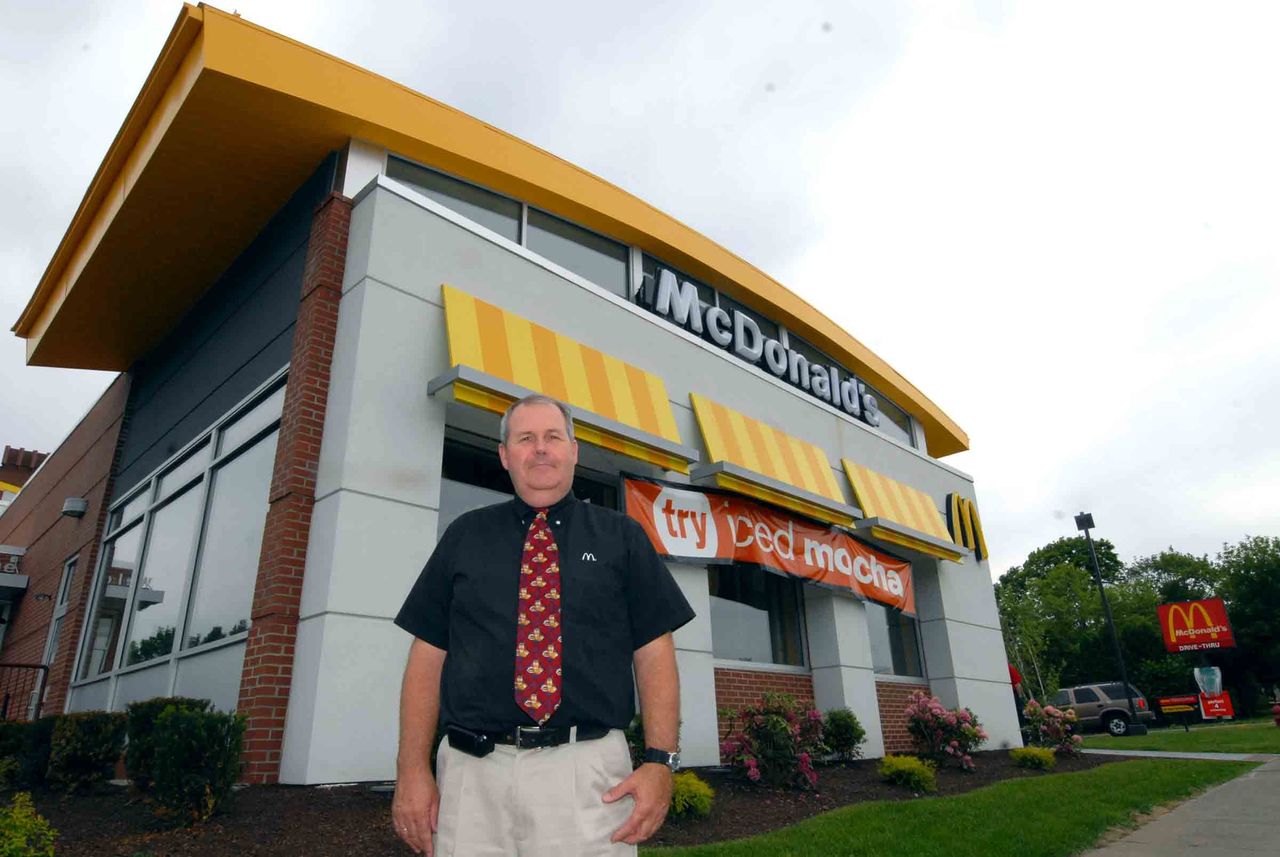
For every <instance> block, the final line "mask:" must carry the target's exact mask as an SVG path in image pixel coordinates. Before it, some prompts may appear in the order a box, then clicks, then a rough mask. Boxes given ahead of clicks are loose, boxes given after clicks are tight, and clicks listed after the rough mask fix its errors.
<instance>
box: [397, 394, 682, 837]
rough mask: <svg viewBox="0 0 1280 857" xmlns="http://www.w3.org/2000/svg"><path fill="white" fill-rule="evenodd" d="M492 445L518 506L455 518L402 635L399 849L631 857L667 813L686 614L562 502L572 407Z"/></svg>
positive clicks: (630, 534) (597, 518)
mask: <svg viewBox="0 0 1280 857" xmlns="http://www.w3.org/2000/svg"><path fill="white" fill-rule="evenodd" d="M499 433H500V435H501V438H502V443H501V444H500V445H499V447H498V456H499V458H500V459H501V460H502V466H503V467H504V468H506V470H507V472H508V473H509V474H510V476H511V483H512V485H513V486H514V488H515V494H516V496H515V498H514V499H512V500H510V501H508V502H506V503H500V504H498V505H496V506H489V507H487V508H484V509H477V510H475V511H473V512H469V513H467V514H465V515H463V516H462V517H460V518H458V520H456V521H455V522H454V523H453V524H452V525H451V526H450V527H449V528H448V530H446V531H445V533H444V535H443V536H441V538H440V540H439V542H438V544H437V545H436V549H435V551H434V552H433V553H432V555H431V559H430V560H429V561H428V562H427V565H426V568H425V569H423V572H422V574H421V576H419V578H418V581H417V583H415V584H414V587H413V589H412V591H411V592H410V593H409V597H408V598H407V599H406V601H405V604H404V607H402V608H401V610H400V613H399V615H398V616H397V617H396V624H397V625H399V626H400V627H401V628H404V629H405V630H406V631H408V632H410V633H411V634H413V635H414V637H415V639H414V641H413V643H412V646H411V647H410V650H409V662H408V665H407V666H406V668H405V675H404V685H403V687H402V689H401V695H400V752H399V757H398V760H397V782H396V795H395V802H394V804H393V806H392V820H393V823H394V825H395V828H396V833H397V834H399V836H400V838H401V839H403V840H404V841H405V842H406V843H408V844H409V845H410V846H411V847H412V848H413V849H414V851H415V852H416V853H421V852H426V854H427V855H429V857H432V855H437V857H451V855H455V854H457V855H466V857H472V855H495V857H496V855H503V857H506V855H519V856H520V857H530V855H544V854H545V855H556V857H562V855H564V857H573V855H581V857H587V855H597V854H599V855H624V854H635V853H636V844H637V843H639V842H642V841H644V840H645V839H648V838H649V837H650V836H652V835H653V833H654V832H655V831H656V830H657V829H658V828H659V827H661V826H662V822H663V820H664V819H665V817H666V812H667V806H668V804H669V802H670V800H671V788H672V772H673V771H674V769H675V766H676V764H677V763H678V757H677V755H676V751H677V743H678V734H677V733H678V729H679V711H680V702H679V692H680V691H679V680H678V678H677V675H676V660H675V644H674V642H673V640H672V636H671V632H672V631H674V630H675V629H676V628H679V627H680V626H681V625H683V624H684V623H685V622H688V621H689V620H690V619H691V618H693V610H692V609H691V608H690V607H689V604H688V602H687V601H686V600H685V598H684V596H683V595H682V594H681V593H680V590H679V588H678V587H677V586H676V583H675V581H674V580H673V579H672V577H671V574H670V572H669V571H668V570H667V568H666V566H664V565H663V564H662V561H661V560H660V559H659V557H658V555H657V553H656V552H655V551H654V549H653V546H652V545H651V544H650V543H649V540H648V538H647V537H646V536H645V534H644V531H643V530H642V529H641V528H640V526H639V525H638V524H636V523H635V522H634V521H632V520H630V519H629V518H627V517H626V516H625V515H621V514H619V513H617V512H614V511H611V510H608V509H602V508H600V507H598V506H592V505H590V504H587V503H581V502H579V501H578V500H577V499H575V498H574V496H573V493H572V490H571V489H572V487H573V475H574V468H575V466H576V465H577V462H578V444H577V441H576V440H574V437H573V420H572V417H571V415H570V412H569V409H568V407H566V406H565V405H563V404H561V403H560V402H557V401H555V400H554V399H550V398H547V397H545V396H529V397H527V398H525V399H521V400H520V401H518V402H516V403H515V404H513V405H512V406H511V407H510V408H508V409H507V412H506V413H505V414H504V415H503V417H502V423H501V427H500V430H499ZM633 667H634V673H635V686H636V687H638V689H639V692H640V709H641V713H642V715H643V718H644V727H645V743H646V751H645V763H644V764H642V765H641V766H640V767H639V768H637V769H635V770H634V771H632V769H631V761H630V755H629V752H628V749H627V745H626V740H625V738H624V737H623V734H622V731H621V730H622V729H623V728H625V727H626V726H627V724H628V723H630V721H631V719H632V717H633V716H634V713H635V707H634V703H633V696H634V694H633V685H632V669H633ZM437 722H438V723H439V726H440V728H441V729H442V730H443V731H444V734H445V737H444V741H443V742H442V743H441V746H440V751H439V759H438V774H439V776H438V780H439V782H438V785H437V778H436V777H433V775H432V772H431V768H430V762H429V756H430V751H431V746H432V741H433V739H434V735H435V729H436V724H437ZM433 834H434V837H433Z"/></svg>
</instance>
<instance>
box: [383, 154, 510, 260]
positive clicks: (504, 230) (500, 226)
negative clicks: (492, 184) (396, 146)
mask: <svg viewBox="0 0 1280 857" xmlns="http://www.w3.org/2000/svg"><path fill="white" fill-rule="evenodd" d="M387 177H388V178H393V179H395V180H396V181H402V182H404V183H405V184H408V185H412V186H413V187H414V188H415V189H416V190H418V191H421V192H422V193H423V194H425V195H426V196H428V197H430V198H431V199H433V200H435V201H436V202H438V203H440V204H441V205H443V206H445V207H446V208H450V209H453V210H454V211H456V212H458V213H459V214H461V215H462V216H463V217H465V218H467V219H469V220H473V221H475V222H476V223H479V224H480V225H481V226H483V227H485V228H486V229H489V230H492V231H494V232H496V233H498V234H499V235H501V236H502V237H503V238H507V239H510V240H511V241H516V242H518V241H519V240H520V203H518V202H516V201H515V200H514V199H508V198H507V197H505V196H499V195H498V194H496V193H494V192H493V191H490V190H485V189H484V188H480V187H476V186H475V185H473V184H467V183H466V182H464V181H459V180H458V179H455V178H452V177H450V176H446V175H444V174H443V173H438V172H436V171H435V170H429V169H427V168H426V167H420V166H418V165H417V164H411V163H409V162H408V161H402V160H400V159H399V158H388V159H387Z"/></svg>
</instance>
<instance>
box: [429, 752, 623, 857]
mask: <svg viewBox="0 0 1280 857" xmlns="http://www.w3.org/2000/svg"><path fill="white" fill-rule="evenodd" d="M630 774H631V755H630V753H629V752H628V751H627V741H626V738H625V737H623V734H622V731H621V730H618V729H614V730H613V731H611V732H610V733H609V734H608V735H605V736H604V737H603V738H597V739H595V740H592V741H580V742H575V743H572V744H561V745H560V746H559V747H547V748H543V749H536V750H516V748H515V747H511V746H508V745H505V744H499V745H497V746H496V747H494V750H493V752H492V753H490V754H489V755H488V756H485V757H484V758H483V759H477V758H476V757H475V756H471V755H469V754H467V753H463V752H462V751H461V750H455V749H453V748H452V747H450V746H449V739H448V738H446V739H445V740H444V742H443V743H441V745H440V753H439V756H438V758H437V780H438V782H439V786H440V824H439V830H438V831H437V833H436V837H435V842H436V846H435V847H436V852H435V853H436V855H437V857H490V855H492V857H544V855H545V857H597V855H599V857H633V855H635V854H636V850H637V849H636V846H634V845H627V844H625V843H622V842H618V843H612V842H610V841H609V837H611V836H612V835H613V832H614V831H615V830H617V829H618V828H619V827H621V826H622V825H623V823H624V822H626V820H627V817H628V816H630V815H631V810H632V808H633V807H634V805H635V801H634V800H633V799H632V798H631V796H630V795H627V796H625V797H623V798H621V799H620V800H618V801H616V802H614V803H605V802H604V801H603V800H601V797H602V796H603V795H604V793H605V792H606V791H608V790H609V789H611V788H613V787H614V786H616V785H617V784H618V783H620V782H622V781H623V780H624V779H626V778H627V777H628V776H630Z"/></svg>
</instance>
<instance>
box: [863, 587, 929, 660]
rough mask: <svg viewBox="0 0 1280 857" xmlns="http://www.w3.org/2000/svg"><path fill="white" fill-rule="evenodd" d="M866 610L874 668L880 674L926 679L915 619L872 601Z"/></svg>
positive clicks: (868, 603)
mask: <svg viewBox="0 0 1280 857" xmlns="http://www.w3.org/2000/svg"><path fill="white" fill-rule="evenodd" d="M866 610H867V631H868V633H869V634H870V636H871V665H872V668H873V669H874V670H875V671H876V672H878V673H889V674H892V675H906V676H915V677H917V678H921V677H923V676H924V669H923V668H922V666H921V663H920V646H919V644H918V642H917V640H918V639H919V638H918V637H917V636H916V620H915V619H912V618H911V617H910V616H908V615H907V614H905V613H903V612H902V611H901V610H895V609H893V608H892V607H885V606H884V605H882V604H876V603H875V602H873V601H868V602H866Z"/></svg>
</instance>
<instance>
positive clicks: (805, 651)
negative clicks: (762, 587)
mask: <svg viewBox="0 0 1280 857" xmlns="http://www.w3.org/2000/svg"><path fill="white" fill-rule="evenodd" d="M706 569H707V597H708V598H718V597H719V596H715V595H712V594H711V573H712V571H720V570H724V569H730V570H732V569H738V570H747V571H754V572H759V573H760V574H766V575H768V574H771V575H773V576H775V577H780V578H782V579H783V580H785V581H787V582H788V583H790V584H791V585H792V586H794V587H795V591H796V633H797V634H799V636H800V663H798V664H780V663H777V662H776V661H770V662H768V663H765V662H763V661H748V660H742V659H741V658H726V657H721V656H720V655H717V654H716V653H715V635H716V629H715V625H714V624H712V623H711V619H710V612H708V617H707V621H708V624H710V625H711V657H712V660H713V661H714V663H715V666H717V667H721V668H723V669H738V670H757V671H772V672H786V673H793V674H797V675H810V674H811V673H812V672H813V660H812V658H811V657H810V654H809V626H808V622H807V615H806V613H807V611H806V610H805V599H806V594H807V593H806V591H807V589H808V587H807V586H806V585H805V582H804V581H803V580H801V579H799V578H797V577H795V576H793V575H790V574H784V573H782V572H778V571H774V570H773V569H771V568H766V567H765V566H762V565H756V564H754V563H738V562H735V563H729V564H708V565H707V566H706ZM725 600H730V599H725ZM709 603H710V602H708V604H709ZM773 606H774V605H772V604H771V605H770V607H773ZM709 610H710V608H709V607H708V611H709ZM772 648H773V643H772V640H771V641H770V649H772Z"/></svg>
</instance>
